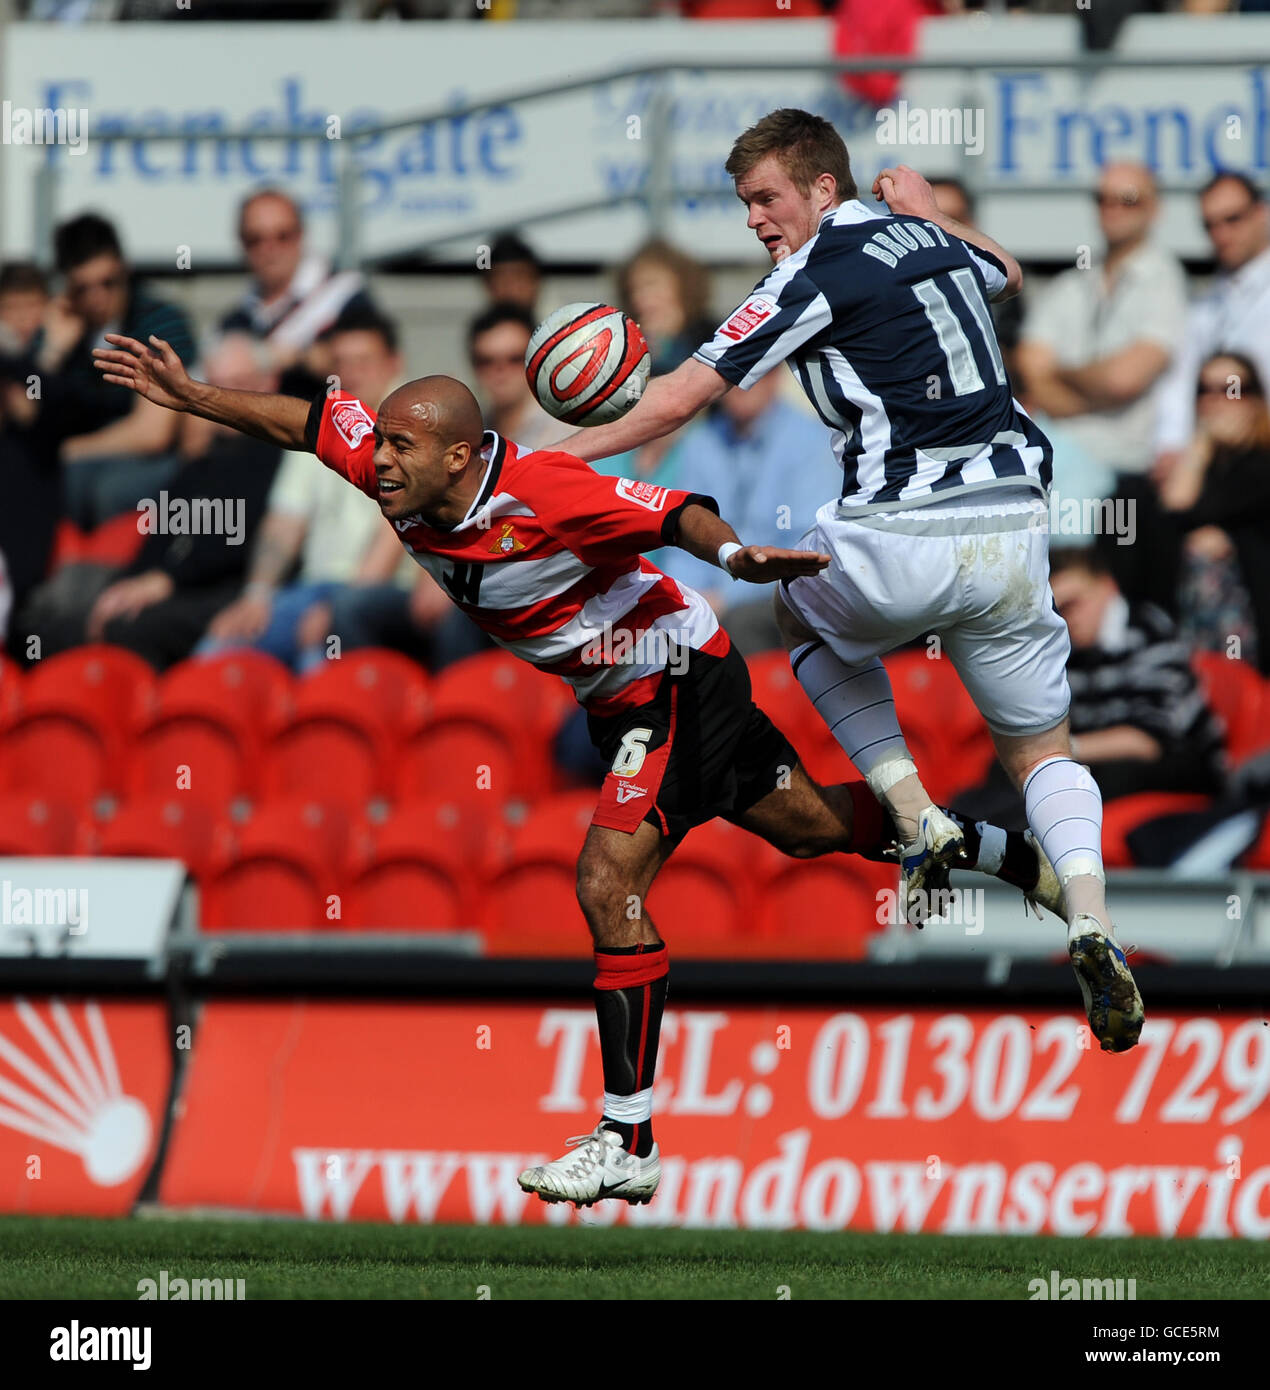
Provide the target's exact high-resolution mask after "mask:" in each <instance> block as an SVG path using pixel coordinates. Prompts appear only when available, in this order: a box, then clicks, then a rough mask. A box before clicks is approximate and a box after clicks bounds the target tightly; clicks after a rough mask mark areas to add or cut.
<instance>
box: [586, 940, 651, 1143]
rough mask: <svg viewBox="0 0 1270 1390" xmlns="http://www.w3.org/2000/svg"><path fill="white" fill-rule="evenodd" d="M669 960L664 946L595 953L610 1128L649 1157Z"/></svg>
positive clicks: (616, 948)
mask: <svg viewBox="0 0 1270 1390" xmlns="http://www.w3.org/2000/svg"><path fill="white" fill-rule="evenodd" d="M669 981H670V960H669V956H668V954H667V951H666V947H665V944H664V943H663V944H662V945H660V946H605V947H600V948H597V950H596V952H595V988H594V990H593V991H592V993H593V995H594V998H595V1016H596V1020H597V1021H598V1023H599V1026H600V1059H601V1062H602V1064H603V1068H604V1119H603V1121H602V1123H603V1124H604V1126H605V1128H607V1129H613V1130H616V1131H617V1132H618V1134H620V1135H621V1136H622V1147H623V1148H624V1149H626V1150H627V1151H628V1152H630V1153H633V1154H635V1155H636V1156H637V1157H638V1158H647V1157H648V1155H649V1154H650V1153H651V1152H652V1147H653V1124H652V1114H653V1073H654V1072H655V1071H656V1069H657V1044H658V1041H659V1039H660V1037H661V1016H662V1010H663V1009H664V1008H665V1004H666V987H667V985H668V984H669Z"/></svg>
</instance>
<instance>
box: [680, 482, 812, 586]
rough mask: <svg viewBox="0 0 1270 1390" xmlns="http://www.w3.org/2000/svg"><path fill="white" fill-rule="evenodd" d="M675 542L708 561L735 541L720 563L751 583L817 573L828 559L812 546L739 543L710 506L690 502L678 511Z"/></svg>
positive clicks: (733, 575)
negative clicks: (790, 547)
mask: <svg viewBox="0 0 1270 1390" xmlns="http://www.w3.org/2000/svg"><path fill="white" fill-rule="evenodd" d="M675 544H676V545H677V546H678V547H679V548H680V550H686V551H687V552H688V554H689V555H695V556H696V557H697V559H698V560H705V561H706V562H707V564H712V565H717V564H718V563H719V549H720V547H721V546H724V545H728V544H731V545H735V546H737V547H738V549H736V550H734V551H732V553H731V554H729V555H728V556H727V562H726V564H725V565H724V566H723V567H724V568H725V569H726V570H727V572H728V573H729V574H730V575H731V576H732V577H733V579H745V580H748V581H749V582H750V583H751V584H774V583H776V581H777V580H778V579H797V578H799V577H800V576H802V575H811V574H819V573H820V571H821V570H822V569H824V568H825V566H826V565H827V564H828V563H829V556H828V555H822V554H820V553H818V552H817V551H814V550H778V549H777V548H776V547H775V546H771V545H742V544H741V541H740V538H739V537H738V536H737V534H736V532H735V531H734V530H733V529H732V528H731V526H729V525H728V523H727V522H726V521H724V520H723V518H722V517H719V516H715V514H714V513H713V512H712V511H711V510H710V509H709V507H702V506H699V505H698V504H697V503H695V502H692V503H690V504H689V505H688V506H686V507H685V508H684V509H683V511H682V512H680V514H679V529H678V530H677V531H676V532H675Z"/></svg>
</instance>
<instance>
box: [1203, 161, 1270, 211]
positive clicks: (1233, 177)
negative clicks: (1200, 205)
mask: <svg viewBox="0 0 1270 1390" xmlns="http://www.w3.org/2000/svg"><path fill="white" fill-rule="evenodd" d="M1226 182H1230V183H1237V184H1238V185H1239V187H1240V188H1242V189H1243V191H1244V192H1245V193H1246V194H1247V195H1248V196H1249V197H1250V198H1251V199H1252V201H1253V202H1254V203H1262V202H1264V201H1265V197H1266V195H1265V194H1264V193H1263V192H1262V191H1261V189H1260V188H1258V187H1257V185H1256V184H1255V183H1254V182H1253V180H1252V179H1250V178H1249V177H1248V175H1247V174H1244V173H1241V172H1240V171H1239V170H1238V169H1218V171H1217V172H1216V173H1215V174H1214V175H1213V177H1212V178H1211V179H1209V181H1208V182H1207V183H1206V184H1205V185H1204V186H1203V188H1201V189H1200V191H1199V196H1200V197H1201V198H1203V197H1206V196H1207V195H1208V194H1209V193H1211V192H1212V191H1213V189H1214V188H1216V187H1217V185H1218V184H1219V183H1226Z"/></svg>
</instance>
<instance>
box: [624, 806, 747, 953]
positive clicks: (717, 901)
mask: <svg viewBox="0 0 1270 1390" xmlns="http://www.w3.org/2000/svg"><path fill="white" fill-rule="evenodd" d="M767 852H768V846H767V845H766V843H765V842H764V841H762V840H758V839H756V838H755V837H754V836H751V835H749V834H747V832H746V831H744V830H741V829H740V828H739V827H738V826H735V825H731V824H730V823H729V822H727V821H722V820H715V821H708V822H707V823H706V824H705V825H699V826H697V827H696V828H695V829H693V830H690V831H689V832H688V834H687V835H686V836H685V838H684V840H683V842H682V843H681V844H680V845H679V847H678V848H677V849H676V850H675V852H674V854H673V855H672V856H671V857H670V859H669V860H668V861H667V863H666V864H665V865H663V867H662V870H661V872H660V873H659V874H658V875H657V877H656V879H655V880H654V881H653V886H652V887H651V888H650V889H649V891H648V911H649V915H650V916H651V917H652V919H653V922H654V923H655V924H656V926H657V930H658V932H659V933H660V934H661V936H662V937H663V939H664V940H665V941H666V942H667V943H668V944H669V945H670V947H671V949H672V950H673V951H675V952H676V953H677V954H679V955H684V954H687V955H710V956H714V955H733V954H739V953H745V952H746V950H747V946H748V945H749V944H750V942H749V939H750V938H751V937H752V934H753V928H754V902H755V898H754V886H753V874H752V865H753V864H754V863H755V862H756V861H757V860H758V859H759V858H760V857H763V858H765V857H766V854H767Z"/></svg>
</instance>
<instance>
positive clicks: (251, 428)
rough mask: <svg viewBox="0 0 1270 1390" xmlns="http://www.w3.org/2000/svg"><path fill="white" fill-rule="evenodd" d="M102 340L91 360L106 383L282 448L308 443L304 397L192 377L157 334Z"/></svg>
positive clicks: (114, 335) (116, 335) (117, 335)
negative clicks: (146, 339)
mask: <svg viewBox="0 0 1270 1390" xmlns="http://www.w3.org/2000/svg"><path fill="white" fill-rule="evenodd" d="M106 341H107V342H108V343H111V344H113V346H112V347H109V348H94V349H93V365H94V366H96V367H97V369H98V370H99V371H100V372H101V373H102V376H103V378H104V380H106V381H108V382H110V384H111V385H112V386H124V387H127V389H128V390H130V391H135V392H136V393H137V395H139V396H144V397H145V398H146V400H148V401H153V402H154V403H155V404H156V405H161V406H165V407H166V408H167V409H168V410H178V411H182V412H183V413H185V414H187V415H201V416H202V417H203V419H204V420H214V421H215V422H216V424H218V425H230V426H232V428H234V429H236V430H241V431H242V432H243V433H244V434H251V435H255V437H256V438H257V439H266V440H268V441H269V442H270V443H271V444H278V445H281V446H282V448H284V449H305V448H307V447H308V446H307V445H306V443H305V439H304V426H305V422H306V421H307V420H308V417H309V403H308V401H302V400H299V399H298V398H297V397H295V396H275V395H271V394H269V393H268V392H266V391H230V390H227V389H225V388H224V387H220V386H209V385H208V384H207V382H205V381H195V380H194V379H193V377H191V376H190V375H189V373H188V372H187V371H186V370H185V364H184V363H183V362H182V361H181V359H180V358H179V357H178V356H177V355H176V353H175V352H173V350H172V348H171V346H170V345H169V344H168V343H165V342H164V341H163V339H162V338H156V337H154V336H151V338H150V343H151V346H150V347H146V346H145V345H144V344H143V343H140V342H138V341H137V339H136V338H125V337H124V336H123V335H122V334H121V333H107V334H106Z"/></svg>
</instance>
